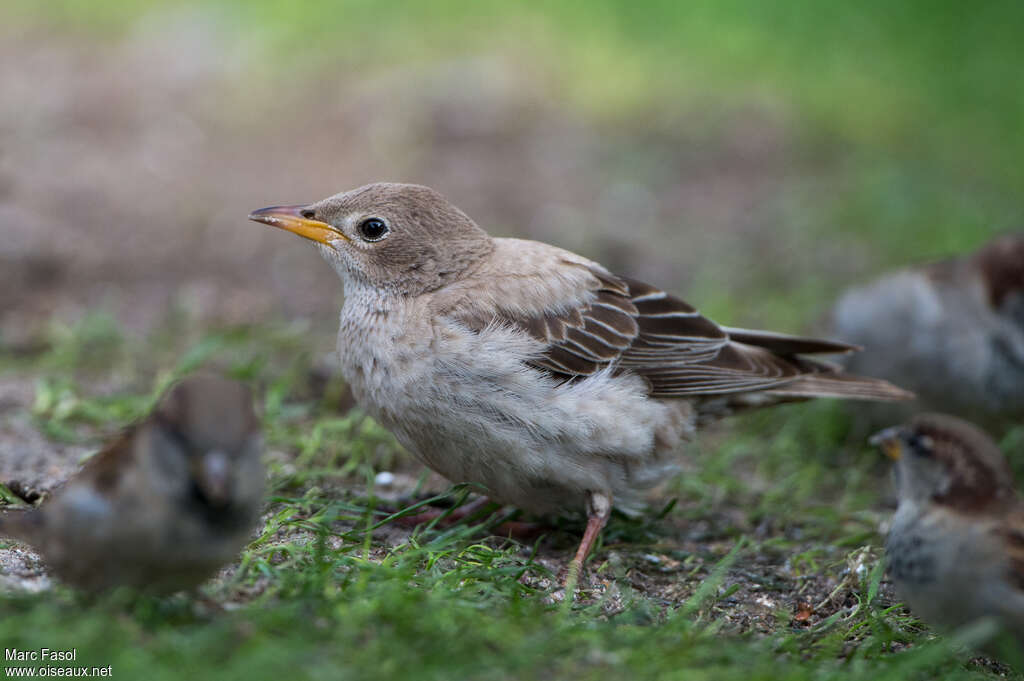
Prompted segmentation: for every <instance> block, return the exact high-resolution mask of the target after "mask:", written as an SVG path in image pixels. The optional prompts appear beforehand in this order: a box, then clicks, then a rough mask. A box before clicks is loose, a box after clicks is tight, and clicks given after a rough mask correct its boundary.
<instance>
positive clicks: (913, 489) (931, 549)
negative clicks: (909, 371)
mask: <svg viewBox="0 0 1024 681" xmlns="http://www.w3.org/2000/svg"><path fill="white" fill-rule="evenodd" d="M871 442H872V444H875V445H878V446H879V447H880V448H881V449H882V450H883V451H884V452H885V454H887V455H888V456H889V457H891V458H893V459H895V460H896V466H895V478H896V487H897V492H898V495H899V508H898V509H897V511H896V515H895V517H893V521H892V529H891V530H890V531H889V539H888V542H887V544H886V550H887V553H888V556H889V569H890V572H891V573H892V578H893V582H894V583H895V586H896V591H897V594H898V595H899V596H900V598H902V599H903V600H904V602H905V603H906V604H907V605H909V606H910V608H911V609H912V610H913V611H914V612H915V613H917V614H918V615H919V616H920V617H921V618H923V619H924V620H926V621H928V622H931V623H932V624H934V625H935V626H936V627H939V628H944V629H953V628H956V627H960V626H963V625H967V624H970V623H971V622H974V621H976V620H979V619H981V618H992V619H995V620H996V621H997V622H999V623H1000V624H1001V625H1002V627H1003V628H1005V629H1006V631H1008V632H1011V633H1012V634H1013V635H1014V636H1015V637H1016V638H1015V639H1013V640H1015V641H1016V642H1017V644H1018V645H1019V646H1021V649H1022V651H1024V500H1022V499H1021V497H1020V496H1019V495H1018V493H1017V491H1016V489H1015V488H1014V485H1013V477H1012V475H1011V473H1010V470H1009V467H1008V466H1007V464H1006V459H1005V458H1004V457H1003V454H1002V452H1000V451H999V448H998V447H997V446H996V444H995V443H994V442H993V441H992V440H991V439H990V438H989V437H988V436H987V435H986V434H985V433H983V432H982V431H980V430H979V429H978V428H976V427H974V426H973V425H971V424H969V423H967V422H966V421H961V420H960V419H956V418H953V417H951V416H941V415H938V414H921V415H919V416H917V417H915V418H914V420H912V421H911V422H910V423H909V424H908V425H905V426H896V427H893V428H889V429H887V430H884V431H882V432H881V433H878V434H877V435H875V436H874V437H872V438H871Z"/></svg>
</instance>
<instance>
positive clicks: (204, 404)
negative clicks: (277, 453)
mask: <svg viewBox="0 0 1024 681" xmlns="http://www.w3.org/2000/svg"><path fill="white" fill-rule="evenodd" d="M260 457H261V436H260V432H259V422H258V420H257V417H256V414H255V412H254V411H253V406H252V396H251V394H250V393H249V390H248V389H247V388H246V387H245V386H243V385H241V384H240V383H237V382H234V381H229V380H227V379H223V378H218V377H214V376H193V377H190V378H187V379H185V380H184V381H182V382H181V383H179V384H177V385H176V386H175V387H174V388H172V389H171V390H170V391H169V392H168V393H167V394H166V395H165V396H164V397H163V398H162V399H161V401H160V403H159V405H158V406H157V407H156V409H155V410H154V411H153V413H152V414H150V416H149V417H148V418H146V419H145V420H144V421H142V422H141V423H138V424H137V425H135V426H133V427H131V428H129V429H128V430H127V431H126V432H125V433H124V434H123V435H122V436H121V437H119V438H118V439H117V440H115V441H114V442H112V443H111V444H110V445H108V446H107V447H106V448H105V449H103V450H102V451H101V452H100V453H99V454H97V455H96V456H94V457H92V458H91V459H89V460H88V461H87V462H86V464H85V466H84V467H83V468H82V470H81V471H80V472H79V473H78V474H77V475H75V476H74V477H73V478H71V479H70V480H69V481H68V482H67V483H65V484H64V485H63V486H62V487H60V488H58V489H57V490H56V491H55V492H54V493H53V495H52V497H51V498H50V499H49V500H48V501H47V502H45V503H44V504H43V505H42V506H41V507H40V508H38V509H31V510H28V511H22V512H17V511H8V512H6V513H2V514H0V536H7V537H12V538H15V539H19V540H22V541H24V542H26V543H28V544H30V545H32V546H33V547H34V548H36V549H37V550H38V551H39V552H40V553H41V554H42V556H43V559H44V561H45V562H46V564H47V565H48V566H49V567H50V569H52V570H53V572H54V573H55V574H56V575H57V576H58V577H60V578H61V579H63V580H64V581H66V582H68V583H70V584H73V585H75V586H78V587H81V588H84V589H88V590H100V589H105V588H110V587H114V586H119V585H128V586H132V587H136V588H139V589H142V590H147V591H154V592H172V591H177V590H181V589H188V588H192V587H194V586H196V585H198V584H199V583H200V582H202V581H203V580H205V579H206V578H208V577H210V576H211V575H212V574H213V573H214V572H215V571H216V570H217V569H218V568H220V567H221V566H223V565H224V564H225V563H227V562H229V561H231V560H232V559H233V558H234V557H235V555H236V554H237V553H238V552H239V550H240V549H241V548H242V547H243V546H244V545H245V544H246V542H247V540H248V538H249V535H250V533H251V532H252V529H253V526H254V525H255V523H256V521H257V519H258V518H259V512H260V508H261V505H262V502H263V491H264V469H263V463H262V461H261V458H260Z"/></svg>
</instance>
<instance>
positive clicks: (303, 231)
mask: <svg viewBox="0 0 1024 681" xmlns="http://www.w3.org/2000/svg"><path fill="white" fill-rule="evenodd" d="M309 214H311V211H310V210H309V209H308V208H307V207H306V206H270V207H269V208H260V209H259V210H257V211H253V212H252V213H250V214H249V219H250V220H253V221H255V222H262V223H263V224H265V225H270V226H272V227H278V228H280V229H285V230H288V231H289V232H295V233H296V234H298V235H299V236H301V237H304V238H306V239H309V240H310V241H316V242H318V243H321V244H330V243H331V242H332V241H337V240H338V239H345V240H346V241H348V240H349V238H348V237H347V236H345V235H344V234H342V233H341V232H340V231H338V230H337V229H335V228H334V227H332V226H331V225H329V224H327V223H326V222H320V221H319V220H314V219H312V218H309V217H306V215H309Z"/></svg>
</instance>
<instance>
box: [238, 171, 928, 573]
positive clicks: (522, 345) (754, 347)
mask: <svg viewBox="0 0 1024 681" xmlns="http://www.w3.org/2000/svg"><path fill="white" fill-rule="evenodd" d="M249 217H250V219H252V220H255V221H257V222H263V223H266V224H268V225H272V226H275V227H279V228H282V229H285V230H288V231H291V232H294V233H296V234H298V235H300V236H302V237H305V238H307V239H310V240H312V241H314V242H316V246H317V248H318V249H319V251H320V253H321V254H322V255H323V256H324V258H326V259H327V261H328V262H329V263H330V264H331V265H333V267H334V268H335V270H337V272H338V275H339V276H340V277H341V279H342V281H343V282H344V287H345V302H344V306H343V307H342V310H341V328H340V331H339V332H338V354H339V356H340V359H341V372H342V375H343V376H344V378H345V380H346V381H348V383H349V384H350V385H351V387H352V391H353V394H354V395H355V397H356V400H357V401H358V402H359V403H360V404H361V405H363V407H364V408H365V409H366V410H367V411H368V412H369V413H370V414H371V415H372V416H374V417H375V418H376V419H377V420H378V421H380V422H381V423H383V424H384V425H385V426H386V427H387V428H389V429H390V430H391V431H392V432H393V433H394V434H395V436H396V437H397V438H398V440H399V441H400V442H401V443H402V444H403V445H404V446H405V447H406V448H407V449H408V450H409V451H410V452H412V454H413V455H414V456H415V457H416V458H417V459H419V460H420V461H421V462H422V463H424V464H426V465H427V466H428V467H430V468H432V469H433V470H435V471H437V472H438V473H440V474H441V475H444V476H445V477H447V478H448V479H449V480H452V481H455V482H474V483H478V484H481V485H483V486H484V487H485V488H486V489H487V490H488V493H489V495H490V496H491V498H492V499H494V500H495V501H499V502H501V503H507V504H512V505H516V506H519V507H520V508H523V509H526V510H530V511H534V512H538V513H549V512H556V511H560V510H565V509H573V510H575V509H579V510H583V509H585V510H586V514H587V518H588V522H587V528H586V532H585V534H584V537H583V540H582V541H581V542H580V546H579V550H578V551H577V552H576V555H575V558H574V559H573V562H572V564H571V567H570V569H571V570H575V571H576V572H577V573H578V571H579V569H580V568H581V567H582V563H583V560H584V558H585V557H586V555H587V553H588V552H589V550H590V547H591V546H592V544H593V543H594V541H595V539H596V538H597V536H598V534H599V533H600V531H601V529H602V528H603V527H604V524H605V523H606V521H607V519H608V516H609V514H610V512H611V508H612V502H613V500H614V501H615V503H616V504H617V505H619V507H620V508H625V509H627V510H628V509H630V508H635V505H636V503H637V501H638V493H639V492H640V491H641V490H643V489H646V488H649V487H651V486H653V485H654V484H656V483H657V482H660V481H661V480H663V479H664V477H665V475H666V474H667V473H668V472H670V471H672V470H673V469H674V467H675V466H674V462H673V460H672V457H671V453H672V450H673V449H675V447H676V445H677V444H678V443H679V442H680V440H681V439H682V438H683V437H684V436H687V435H689V434H691V433H692V432H693V430H694V427H695V424H696V422H697V421H698V419H702V420H703V419H707V418H709V417H714V416H719V415H723V414H726V413H728V412H730V411H732V410H735V409H739V408H744V407H753V406H761V405H765V404H770V403H774V402H778V401H783V400H793V399H804V398H809V397H818V396H834V397H853V398H861V399H903V398H906V397H907V396H908V393H906V392H904V391H902V390H900V389H898V388H896V387H895V386H892V385H890V384H889V383H887V382H885V381H881V380H876V379H862V378H859V377H855V376H849V375H846V374H843V373H840V372H839V371H838V370H837V369H836V368H835V367H834V366H832V365H831V364H826V363H824V362H821V361H817V360H813V359H808V358H805V357H803V356H802V355H805V354H816V353H836V352H847V351H849V350H851V349H852V347H851V346H849V345H846V344H844V343H836V342H831V341H824V340H816V339H810V338H797V337H791V336H785V335H781V334H776V333H770V332H764V331H749V330H745V329H728V328H724V327H721V326H719V325H717V324H715V323H714V322H712V321H711V320H709V319H707V318H705V317H702V316H701V315H700V314H699V313H698V312H697V310H695V309H694V308H693V307H691V306H690V305H688V304H687V303H685V302H683V301H682V300H679V299H678V298H675V297H673V296H671V295H669V294H667V293H665V292H664V291H661V290H659V289H657V288H655V287H654V286H650V285H648V284H644V283H641V282H639V281H635V280H632V279H627V278H625V277H619V276H616V275H614V274H612V273H611V272H609V271H608V270H606V269H605V268H604V267H602V266H601V265H599V264H597V263H595V262H592V261H590V260H587V259H586V258H583V257H581V256H579V255H576V254H574V253H570V252H569V251H565V250H562V249H561V248H556V247H555V246H550V245H548V244H544V243H538V242H535V241H523V240H520V239H499V238H492V237H490V236H489V235H488V234H487V233H486V232H484V231H483V230H482V229H481V228H480V227H478V226H477V225H476V223H474V222H473V220H471V219H470V218H469V217H468V216H467V215H466V214H465V213H463V212H462V211H460V210H459V209H458V208H456V207H455V206H453V205H452V204H451V203H449V202H448V201H447V200H446V199H445V198H444V197H443V196H441V195H440V194H438V193H437V192H435V191H434V190H432V189H430V188H428V187H423V186H418V185H408V184H388V183H380V184H371V185H367V186H365V187H361V188H359V189H355V190H353V191H350V192H345V193H341V194H337V195H335V196H332V197H330V198H327V199H324V200H322V201H319V202H317V203H313V204H310V205H305V206H274V207H270V208H264V209H262V210H258V211H256V212H254V213H252V214H251V215H250V216H249ZM570 574H571V573H570Z"/></svg>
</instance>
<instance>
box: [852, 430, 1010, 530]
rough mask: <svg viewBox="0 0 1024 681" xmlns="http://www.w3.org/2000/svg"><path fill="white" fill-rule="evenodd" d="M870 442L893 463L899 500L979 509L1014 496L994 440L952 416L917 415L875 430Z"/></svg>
mask: <svg viewBox="0 0 1024 681" xmlns="http://www.w3.org/2000/svg"><path fill="white" fill-rule="evenodd" d="M871 444H873V445H875V446H877V447H879V448H880V449H881V450H882V451H883V452H884V453H885V454H886V455H887V456H888V457H889V458H891V459H893V460H895V461H896V468H895V473H896V485H897V490H898V493H899V497H900V503H904V502H908V503H917V504H923V503H928V502H935V503H939V504H943V505H946V506H950V507H953V508H957V509H960V510H964V511H979V510H982V509H984V508H988V507H990V506H992V505H998V504H1000V503H1003V502H1005V501H1007V500H1009V499H1013V498H1014V496H1015V494H1016V492H1015V489H1014V484H1013V474H1012V473H1011V471H1010V468H1009V466H1008V465H1007V463H1006V458H1005V457H1004V456H1003V454H1002V452H1001V451H1000V450H999V447H997V446H996V443H995V442H993V441H992V439H991V438H990V437H989V436H988V435H986V434H985V433H984V432H983V431H981V430H980V429H978V428H977V427H975V426H973V425H972V424H970V423H968V422H966V421H963V420H961V419H957V418H954V417H952V416H945V415H941V414H921V415H919V416H917V417H915V418H914V419H913V420H912V421H911V422H910V423H908V424H906V425H902V426H894V427H892V428H887V429H885V430H883V431H882V432H880V433H877V434H876V435H874V436H873V437H872V438H871Z"/></svg>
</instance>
